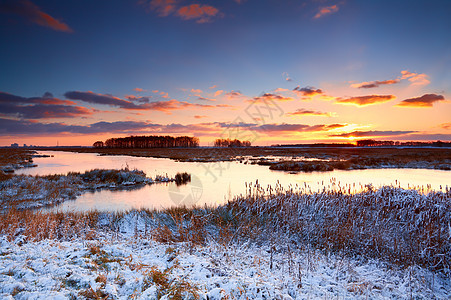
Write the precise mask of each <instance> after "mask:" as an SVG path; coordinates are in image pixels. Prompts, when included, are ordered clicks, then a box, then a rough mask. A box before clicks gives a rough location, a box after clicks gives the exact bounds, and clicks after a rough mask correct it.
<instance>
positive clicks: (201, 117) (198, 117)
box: [194, 115, 208, 119]
mask: <svg viewBox="0 0 451 300" xmlns="http://www.w3.org/2000/svg"><path fill="white" fill-rule="evenodd" d="M203 118H208V116H199V115H196V116H194V119H203Z"/></svg>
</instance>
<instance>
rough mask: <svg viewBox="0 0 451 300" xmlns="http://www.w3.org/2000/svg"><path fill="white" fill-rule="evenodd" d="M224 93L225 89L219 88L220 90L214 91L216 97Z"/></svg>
mask: <svg viewBox="0 0 451 300" xmlns="http://www.w3.org/2000/svg"><path fill="white" fill-rule="evenodd" d="M222 93H224V91H223V90H218V91H216V92H215V93H214V96H215V97H218V96H219V95H221V94H222Z"/></svg>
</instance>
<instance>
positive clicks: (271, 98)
mask: <svg viewBox="0 0 451 300" xmlns="http://www.w3.org/2000/svg"><path fill="white" fill-rule="evenodd" d="M293 100H295V99H294V98H292V97H285V96H281V95H278V94H272V93H264V94H263V95H262V96H259V97H254V98H253V99H250V100H248V102H259V101H262V102H265V101H293Z"/></svg>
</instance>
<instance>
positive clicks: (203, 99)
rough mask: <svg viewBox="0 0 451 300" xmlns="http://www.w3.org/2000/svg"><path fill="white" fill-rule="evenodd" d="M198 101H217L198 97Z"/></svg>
mask: <svg viewBox="0 0 451 300" xmlns="http://www.w3.org/2000/svg"><path fill="white" fill-rule="evenodd" d="M197 100H202V101H211V102H214V101H216V99H213V98H207V97H198V98H197Z"/></svg>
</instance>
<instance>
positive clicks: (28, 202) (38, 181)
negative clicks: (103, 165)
mask: <svg viewBox="0 0 451 300" xmlns="http://www.w3.org/2000/svg"><path fill="white" fill-rule="evenodd" d="M174 180H175V179H174V178H169V177H167V176H156V177H155V178H154V179H152V178H148V177H146V174H145V173H144V172H143V171H139V170H130V169H128V168H125V169H121V170H104V169H95V170H91V171H86V172H84V173H77V172H69V173H67V174H66V175H62V174H57V175H46V176H26V175H15V176H10V177H6V178H3V180H0V211H1V210H6V209H9V208H16V209H25V208H36V207H42V206H48V205H54V204H57V203H60V202H63V201H65V200H69V199H75V198H76V197H77V196H79V195H81V194H82V193H83V192H85V191H89V190H97V189H123V188H127V187H136V186H142V185H145V184H153V183H155V182H168V181H174Z"/></svg>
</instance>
